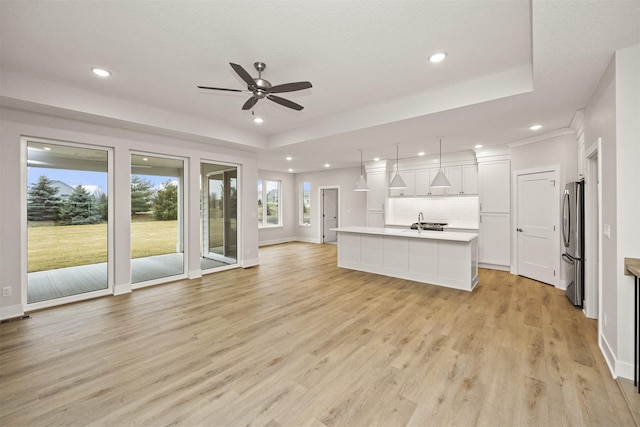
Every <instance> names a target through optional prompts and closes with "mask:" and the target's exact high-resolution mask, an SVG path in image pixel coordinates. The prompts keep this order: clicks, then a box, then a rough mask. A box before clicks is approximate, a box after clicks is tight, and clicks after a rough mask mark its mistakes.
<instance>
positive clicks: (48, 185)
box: [27, 175, 62, 221]
mask: <svg viewBox="0 0 640 427" xmlns="http://www.w3.org/2000/svg"><path fill="white" fill-rule="evenodd" d="M57 193H58V189H57V188H56V187H54V186H53V181H51V180H50V179H49V178H47V177H46V176H44V175H41V176H40V178H38V182H36V183H34V184H31V186H30V188H29V193H28V196H27V219H28V220H29V221H55V220H57V219H58V211H59V209H60V203H61V202H62V199H61V198H60V197H58V196H56V194H57Z"/></svg>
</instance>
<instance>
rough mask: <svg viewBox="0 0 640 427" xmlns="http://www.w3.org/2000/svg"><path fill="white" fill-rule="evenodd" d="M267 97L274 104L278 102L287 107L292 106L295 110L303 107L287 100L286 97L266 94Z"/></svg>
mask: <svg viewBox="0 0 640 427" xmlns="http://www.w3.org/2000/svg"><path fill="white" fill-rule="evenodd" d="M267 99H268V100H270V101H273V102H275V103H276V104H280V105H282V106H285V107H288V108H293V109H294V110H297V111H300V110H302V109H303V108H304V107H303V106H302V105H300V104H296V103H295V102H293V101H289V100H288V99H284V98H280V97H279V96H275V95H267Z"/></svg>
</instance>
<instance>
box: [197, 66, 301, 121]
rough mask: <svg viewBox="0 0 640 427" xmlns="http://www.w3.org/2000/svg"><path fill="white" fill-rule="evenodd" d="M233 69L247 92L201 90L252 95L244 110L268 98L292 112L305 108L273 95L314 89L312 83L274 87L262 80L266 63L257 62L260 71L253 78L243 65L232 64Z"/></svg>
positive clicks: (202, 87)
mask: <svg viewBox="0 0 640 427" xmlns="http://www.w3.org/2000/svg"><path fill="white" fill-rule="evenodd" d="M229 65H231V68H233V70H234V71H235V72H236V74H238V76H240V78H241V79H242V80H243V81H244V82H245V83H246V84H247V90H241V89H227V88H221V87H211V86H198V88H199V89H208V90H222V91H226V92H243V93H250V94H251V98H249V99H248V100H247V101H246V102H245V103H244V105H243V106H242V109H243V110H250V109H252V108H253V106H254V105H256V103H257V102H258V101H259V100H261V99H264V98H267V99H268V100H269V101H273V102H275V103H276V104H280V105H282V106H283V107H287V108H291V109H292V110H296V111H301V110H302V109H303V108H304V107H303V106H302V105H300V104H296V103H295V102H293V101H290V100H288V99H285V98H282V97H280V96H277V95H273V94H274V93H285V92H295V91H298V90H303V89H309V88H311V87H313V86H312V85H311V83H310V82H294V83H284V84H280V85H275V86H273V85H272V84H271V82H269V81H268V80H265V79H263V78H262V72H263V71H264V70H265V68H267V65H266V64H265V63H264V62H255V63H254V64H253V66H254V68H255V69H256V70H257V71H258V77H257V78H253V77H251V75H250V74H249V73H248V72H247V71H246V70H245V69H244V68H242V66H241V65H238V64H234V63H233V62H230V63H229Z"/></svg>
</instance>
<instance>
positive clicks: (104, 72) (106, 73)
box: [91, 68, 111, 77]
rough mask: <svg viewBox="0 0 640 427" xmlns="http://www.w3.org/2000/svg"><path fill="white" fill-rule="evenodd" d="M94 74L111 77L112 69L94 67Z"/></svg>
mask: <svg viewBox="0 0 640 427" xmlns="http://www.w3.org/2000/svg"><path fill="white" fill-rule="evenodd" d="M91 71H93V74H95V75H96V76H99V77H109V76H110V75H111V72H110V71H107V70H105V69H104V68H92V69H91Z"/></svg>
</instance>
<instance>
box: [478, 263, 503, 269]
mask: <svg viewBox="0 0 640 427" xmlns="http://www.w3.org/2000/svg"><path fill="white" fill-rule="evenodd" d="M478 267H480V268H487V269H489V270H500V271H511V267H509V266H508V265H496V264H485V263H482V262H479V263H478Z"/></svg>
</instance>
